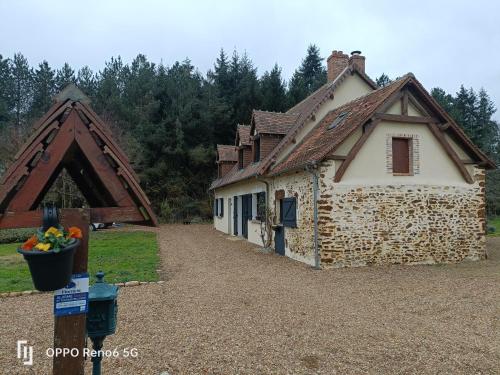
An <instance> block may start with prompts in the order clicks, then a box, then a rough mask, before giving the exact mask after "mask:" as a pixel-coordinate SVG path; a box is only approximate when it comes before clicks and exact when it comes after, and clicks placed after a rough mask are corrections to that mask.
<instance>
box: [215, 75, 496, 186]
mask: <svg viewBox="0 0 500 375" xmlns="http://www.w3.org/2000/svg"><path fill="white" fill-rule="evenodd" d="M354 72H358V73H359V74H360V75H361V74H362V73H361V72H359V71H358V70H357V69H356V68H352V67H348V68H346V69H344V71H343V72H342V73H341V74H340V75H339V76H338V77H337V78H336V79H335V80H334V81H332V82H328V83H327V84H325V85H323V86H322V87H320V88H319V89H318V90H316V91H315V92H314V93H313V94H311V95H310V96H308V97H307V98H306V99H304V100H303V101H302V102H300V103H298V104H297V105H295V106H294V107H292V108H290V109H289V110H288V111H287V112H286V114H290V115H296V116H297V118H296V121H295V123H294V124H293V125H292V126H291V127H290V130H289V131H288V132H287V134H286V136H285V137H284V138H283V139H282V140H281V142H280V143H279V144H278V145H277V146H276V147H275V148H274V149H273V151H272V152H271V153H269V155H268V156H266V158H264V159H263V160H262V161H260V162H259V163H254V164H251V165H249V166H248V167H246V168H245V169H243V170H238V168H237V166H235V168H233V169H232V170H231V171H230V172H229V173H228V174H226V175H225V176H224V177H223V178H221V179H218V180H215V181H214V182H213V183H212V186H211V187H210V188H211V189H213V188H217V187H221V186H224V185H228V184H231V183H234V182H237V181H241V180H243V179H246V178H249V177H252V176H258V175H264V174H266V173H269V174H270V175H276V174H279V173H283V172H286V171H289V170H293V169H296V168H300V167H303V166H305V165H307V164H308V163H313V162H318V161H320V160H322V159H324V158H325V157H327V156H328V155H329V154H330V153H331V152H333V151H334V150H335V149H336V148H337V147H338V146H339V145H340V144H341V143H342V142H343V141H344V140H345V139H346V138H347V137H349V136H350V135H351V134H352V133H353V132H354V131H355V130H356V129H357V128H358V127H359V126H362V125H363V124H365V123H366V122H367V121H369V120H370V118H371V117H372V116H373V115H374V113H375V112H376V111H377V109H379V108H380V107H381V106H382V104H383V103H384V102H385V101H386V100H387V99H389V98H390V97H391V95H392V94H396V93H397V92H398V91H399V90H401V89H402V88H403V87H404V86H405V85H407V84H411V88H412V90H414V91H415V93H416V94H418V95H419V97H420V99H421V100H422V101H423V103H426V105H427V106H428V107H429V108H430V109H431V110H432V111H434V112H435V113H437V114H438V117H440V118H441V120H443V122H447V123H448V124H449V126H450V129H451V131H453V132H454V133H455V135H456V136H457V137H458V138H459V139H461V140H462V142H463V144H464V145H465V146H466V147H467V148H468V149H469V150H470V152H471V153H472V154H474V155H475V156H476V157H477V159H478V160H480V161H481V164H482V165H483V166H485V167H487V168H495V164H494V162H493V161H491V160H490V159H489V158H488V157H487V156H486V155H485V154H484V153H483V152H481V150H480V149H479V148H477V147H476V146H475V145H474V144H473V143H472V142H471V141H470V140H469V139H468V138H467V136H466V135H465V133H464V132H463V130H462V129H461V128H460V127H459V126H458V125H457V124H456V123H455V122H454V121H453V119H452V118H451V117H450V116H449V115H448V114H447V113H446V112H445V111H444V110H443V109H442V108H441V107H440V106H439V104H438V103H437V102H436V101H435V100H434V99H433V98H432V96H430V95H429V93H428V92H427V91H426V90H425V88H424V87H423V86H422V85H421V84H420V82H418V81H417V80H416V78H415V77H414V76H413V74H411V73H408V74H406V75H405V76H403V77H401V78H400V79H398V80H395V81H393V82H392V83H391V84H389V85H387V86H385V87H383V88H379V89H377V90H375V91H372V92H370V93H368V94H366V95H364V96H362V97H359V98H357V99H355V100H353V101H351V102H349V103H346V104H344V105H342V106H340V107H338V108H336V109H334V110H332V111H330V112H329V113H328V114H327V115H326V116H325V117H324V118H323V119H322V120H321V121H320V122H319V123H318V124H317V125H316V126H315V127H314V128H313V129H312V130H311V131H310V132H309V133H308V134H307V135H306V137H305V138H304V139H303V140H302V141H301V142H300V143H299V144H298V145H297V146H296V147H295V148H294V149H293V151H292V152H291V153H290V154H289V155H288V156H287V157H286V158H285V159H284V160H283V161H281V162H280V163H279V164H277V165H274V166H273V165H272V163H273V162H274V160H275V157H276V156H277V155H278V154H279V152H281V150H283V148H284V147H285V146H286V145H288V144H290V142H292V141H293V139H294V138H295V136H296V133H297V132H298V131H299V130H300V129H301V128H302V127H303V125H304V124H305V123H306V122H307V120H308V119H310V118H311V117H312V116H314V114H315V113H316V111H317V109H318V108H319V106H321V105H322V104H323V103H324V102H325V101H326V100H328V98H331V97H332V95H333V92H334V90H335V88H336V87H337V86H338V84H339V83H340V82H342V81H343V80H344V79H345V77H346V76H347V75H348V74H353V73H354ZM365 77H366V75H365ZM362 78H363V76H362ZM368 79H369V78H368ZM371 82H373V81H371ZM340 115H342V116H341V117H342V118H340ZM334 122H335V123H336V124H335V125H334V126H332V125H333V123H334ZM269 168H271V169H270V170H269Z"/></svg>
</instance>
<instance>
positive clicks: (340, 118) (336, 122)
mask: <svg viewBox="0 0 500 375" xmlns="http://www.w3.org/2000/svg"><path fill="white" fill-rule="evenodd" d="M348 114H349V112H342V113H341V114H339V115H338V116H337V117H336V118H335V120H333V122H332V123H331V124H330V125H329V126H328V130H332V129H335V128H336V127H337V126H339V125H340V124H341V123H343V122H344V120H345V118H346V117H347V115H348Z"/></svg>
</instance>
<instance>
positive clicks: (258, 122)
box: [252, 110, 299, 134]
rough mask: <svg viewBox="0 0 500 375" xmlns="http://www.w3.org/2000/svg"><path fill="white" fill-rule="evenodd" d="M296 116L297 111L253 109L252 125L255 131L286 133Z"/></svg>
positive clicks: (297, 115) (293, 123)
mask: <svg viewBox="0 0 500 375" xmlns="http://www.w3.org/2000/svg"><path fill="white" fill-rule="evenodd" d="M298 117H299V114H298V113H288V112H287V113H282V112H268V111H259V110H254V111H253V113H252V126H255V130H256V131H257V133H267V134H286V133H288V131H289V130H290V129H291V127H292V126H293V125H295V122H296V121H297V118H298Z"/></svg>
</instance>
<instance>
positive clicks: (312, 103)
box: [210, 65, 377, 189]
mask: <svg viewBox="0 0 500 375" xmlns="http://www.w3.org/2000/svg"><path fill="white" fill-rule="evenodd" d="M355 73H357V74H359V76H360V77H361V78H362V79H364V80H365V81H366V82H367V83H368V84H369V85H370V86H371V87H373V88H374V89H375V88H376V87H377V86H376V84H375V83H374V82H373V81H372V80H371V79H370V78H369V77H368V76H367V75H366V74H365V73H364V72H362V71H360V70H359V69H358V68H357V67H356V66H355V65H354V66H348V67H346V68H345V69H344V70H343V71H342V72H341V73H340V74H339V75H338V77H337V78H335V79H334V80H333V81H331V82H327V83H326V84H324V85H323V86H321V87H320V88H319V89H318V90H316V91H315V92H313V93H312V94H311V95H309V96H308V97H307V98H305V99H304V100H302V101H301V102H299V103H297V104H296V105H295V106H293V107H292V108H290V109H289V110H288V111H287V112H286V114H289V115H290V114H297V119H296V121H295V123H294V124H293V125H292V126H291V127H290V130H289V131H288V133H287V135H285V137H284V138H283V139H282V140H281V142H280V143H279V144H278V145H277V146H276V147H275V148H274V150H273V151H271V152H270V153H269V154H268V155H267V156H266V157H265V158H264V159H263V160H261V161H260V162H259V163H257V165H255V164H251V165H249V166H248V167H246V168H245V170H246V169H249V171H248V173H241V171H239V170H238V169H234V168H233V170H231V171H229V172H228V173H227V174H226V175H225V176H224V177H222V178H220V179H217V180H215V181H213V183H212V185H211V186H210V189H214V188H216V187H221V186H224V185H228V184H231V183H233V182H237V181H240V180H243V179H245V178H248V177H250V176H255V175H261V174H264V173H265V171H266V170H267V169H268V168H269V166H270V164H271V163H272V162H273V160H274V159H275V157H276V155H277V154H278V153H279V152H280V151H281V150H282V149H283V148H284V147H285V146H287V145H288V144H290V143H291V142H292V141H293V139H294V138H295V135H296V134H297V132H298V131H299V130H300V129H301V128H302V127H303V126H304V124H305V123H306V122H307V120H308V119H310V118H311V117H312V116H314V114H315V113H316V111H317V110H318V108H319V107H320V106H321V105H322V104H323V103H324V102H326V101H327V100H329V99H330V98H331V97H333V93H334V91H335V89H336V88H337V87H338V85H339V84H341V83H342V82H343V81H344V80H345V79H346V78H347V77H348V76H349V75H352V74H355ZM246 126H247V125H238V129H237V135H236V136H237V137H238V136H240V137H241V139H242V141H243V140H246V138H244V137H245V133H243V134H241V135H240V133H242V132H241V131H240V127H241V128H242V129H241V130H246ZM242 143H243V142H242ZM243 144H246V145H250V144H251V143H250V127H248V143H243ZM236 171H237V172H236Z"/></svg>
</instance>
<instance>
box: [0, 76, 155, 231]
mask: <svg viewBox="0 0 500 375" xmlns="http://www.w3.org/2000/svg"><path fill="white" fill-rule="evenodd" d="M55 100H56V102H55V104H54V105H53V106H52V107H51V108H50V109H49V111H48V112H47V113H46V114H45V115H44V116H43V117H42V118H41V119H40V120H38V121H37V122H36V123H35V124H34V126H33V133H32V135H31V136H30V137H29V139H28V140H27V141H26V143H25V144H24V145H23V147H22V148H21V149H20V150H19V152H18V153H17V155H15V157H14V162H13V163H12V165H11V166H10V167H9V168H8V170H7V171H6V173H5V174H4V176H3V177H2V180H1V181H0V215H2V216H0V219H1V218H2V217H3V218H5V217H6V216H8V214H9V213H15V212H27V211H33V210H36V209H37V207H38V206H39V204H40V202H41V201H42V199H43V197H44V196H45V194H46V193H47V191H48V190H49V189H50V187H51V185H52V184H53V183H54V181H55V180H56V178H57V176H58V175H59V174H60V172H61V170H62V169H63V168H65V169H66V170H67V172H68V173H69V175H70V176H71V177H72V179H73V180H74V181H75V183H76V184H77V186H78V187H79V189H80V191H81V192H82V194H83V196H84V197H85V199H86V200H87V202H88V204H89V205H90V207H92V208H93V209H92V220H93V221H101V220H102V221H110V220H111V221H122V222H130V223H135V224H142V225H153V226H156V225H157V219H156V216H155V214H154V212H153V210H152V209H151V205H150V202H149V200H148V198H147V197H146V194H145V193H144V192H143V190H142V189H141V187H140V185H139V179H138V177H137V175H136V174H135V172H134V171H133V169H132V167H131V166H130V163H129V160H128V158H127V156H126V155H125V153H124V152H123V151H122V150H121V149H120V147H119V146H118V145H117V144H116V142H115V141H114V140H113V138H112V136H111V132H110V130H109V128H108V127H107V126H106V125H105V124H104V123H103V121H102V120H101V119H100V118H99V116H97V115H96V113H95V112H94V111H93V110H92V109H91V107H90V100H89V99H88V98H87V97H86V96H85V95H84V94H83V93H82V92H81V91H80V90H79V89H78V88H77V87H76V86H75V85H69V86H67V87H66V88H65V89H64V90H63V91H62V92H61V93H59V94H58V95H57V96H56V98H55Z"/></svg>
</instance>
